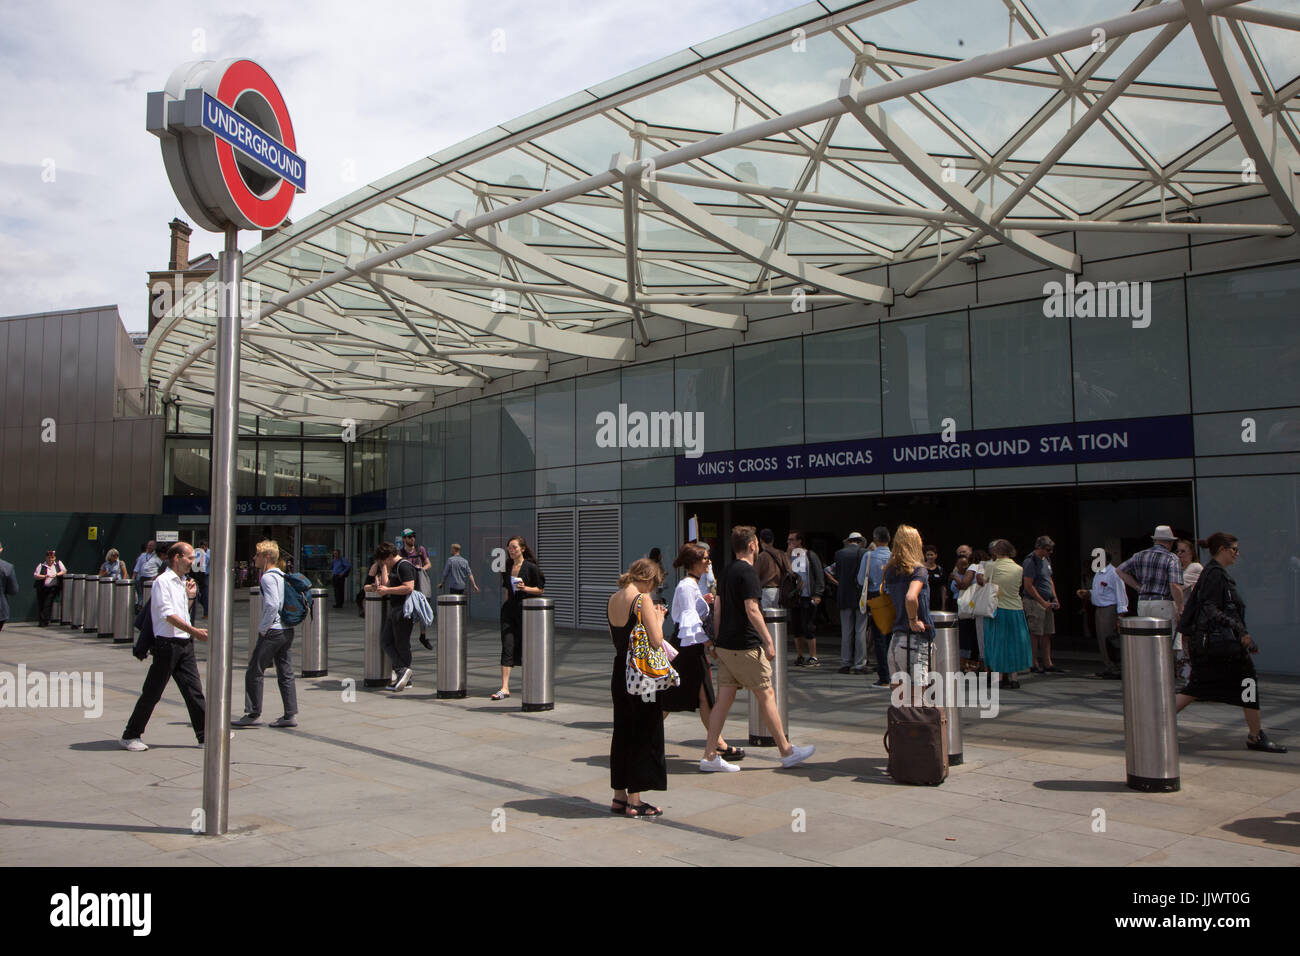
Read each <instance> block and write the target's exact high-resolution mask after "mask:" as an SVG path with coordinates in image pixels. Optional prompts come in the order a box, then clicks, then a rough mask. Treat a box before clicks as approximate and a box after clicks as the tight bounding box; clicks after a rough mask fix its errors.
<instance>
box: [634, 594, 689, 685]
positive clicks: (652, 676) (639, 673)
mask: <svg viewBox="0 0 1300 956" xmlns="http://www.w3.org/2000/svg"><path fill="white" fill-rule="evenodd" d="M681 682H682V678H681V675H679V674H678V673H677V671H676V670H675V669H674V668H673V665H672V664H671V663H669V661H668V655H667V654H666V653H664V649H663V648H662V647H655V646H654V645H652V644H651V643H650V635H649V634H648V633H647V632H646V629H645V625H644V624H643V623H642V622H641V596H638V597H637V599H636V624H635V625H634V626H633V628H632V634H631V635H630V637H629V639H628V642H627V692H628V693H629V694H632V695H634V696H637V697H640V698H641V699H642V700H643V701H646V702H647V703H649V702H650V701H652V700H654V699H655V695H656V694H657V693H658V692H659V691H661V690H667V689H668V688H670V687H676V686H677V685H678V684H680V683H681Z"/></svg>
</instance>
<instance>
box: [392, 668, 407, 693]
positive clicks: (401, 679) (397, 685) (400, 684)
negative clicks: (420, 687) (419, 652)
mask: <svg viewBox="0 0 1300 956" xmlns="http://www.w3.org/2000/svg"><path fill="white" fill-rule="evenodd" d="M410 682H411V669H410V668H409V667H404V668H402V673H401V674H400V675H398V678H397V680H395V681H393V690H401V689H402V688H404V687H405V686H406V685H407V684H409V683H410Z"/></svg>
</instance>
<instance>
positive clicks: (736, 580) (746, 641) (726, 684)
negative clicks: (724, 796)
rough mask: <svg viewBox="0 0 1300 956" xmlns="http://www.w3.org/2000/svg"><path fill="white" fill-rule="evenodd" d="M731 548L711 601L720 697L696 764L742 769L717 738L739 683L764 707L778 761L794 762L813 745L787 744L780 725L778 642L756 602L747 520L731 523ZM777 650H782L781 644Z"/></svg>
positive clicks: (754, 544) (753, 543)
mask: <svg viewBox="0 0 1300 956" xmlns="http://www.w3.org/2000/svg"><path fill="white" fill-rule="evenodd" d="M731 549H732V552H733V553H734V554H735V555H736V560H735V561H733V562H732V563H731V565H730V566H729V567H728V568H727V570H726V572H725V573H724V574H723V575H722V580H721V581H719V582H718V591H719V600H718V601H717V602H716V604H715V605H714V606H715V607H716V608H717V611H716V614H717V616H718V620H717V637H716V638H715V639H714V640H713V641H712V642H711V644H710V646H711V648H712V651H711V653H712V654H713V656H714V657H715V658H716V659H717V661H718V701H717V703H716V704H715V705H714V707H713V712H712V713H711V714H710V715H709V738H708V740H707V741H706V742H705V745H704V757H703V759H702V760H700V769H701V770H702V771H705V772H710V771H736V770H739V769H740V768H739V767H737V766H736V765H735V764H733V763H728V762H727V761H726V760H723V759H722V755H721V754H719V753H718V738H719V737H720V736H721V735H722V727H723V724H725V723H726V721H727V711H729V710H730V709H731V705H732V702H733V701H735V699H736V691H737V690H739V689H740V688H741V687H744V688H745V689H747V690H748V691H749V693H750V695H751V696H750V699H751V701H752V703H751V706H753V704H757V705H758V707H759V708H760V710H761V711H762V714H763V720H764V721H765V722H766V723H767V726H768V727H769V728H770V729H771V731H772V739H773V740H775V741H776V746H777V749H778V750H780V751H781V766H782V767H793V766H795V765H796V764H799V763H802V762H803V761H805V760H807V759H808V758H809V757H811V756H812V754H813V751H814V750H816V749H817V748H815V747H814V746H812V745H811V744H807V745H805V746H802V747H794V746H791V744H790V741H789V740H787V739H786V736H785V731H784V730H783V729H782V727H781V714H780V713H779V712H778V711H777V708H776V694H774V693H773V692H772V665H771V663H770V662H771V661H772V660H774V659H775V658H776V646H775V645H774V644H773V643H772V635H771V634H770V633H769V632H768V629H767V623H766V622H765V621H764V620H763V612H762V610H761V609H760V608H759V602H760V601H761V600H762V595H763V591H762V588H761V587H759V583H758V574H757V573H756V572H755V571H754V557H755V556H756V555H757V554H758V535H757V534H755V533H754V529H753V528H752V527H750V526H748V525H738V526H737V527H735V528H732V529H731ZM781 651H782V652H783V653H784V651H785V648H781Z"/></svg>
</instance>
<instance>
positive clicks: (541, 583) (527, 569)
mask: <svg viewBox="0 0 1300 956" xmlns="http://www.w3.org/2000/svg"><path fill="white" fill-rule="evenodd" d="M509 569H510V565H509V564H508V563H507V565H506V570H505V571H502V572H501V586H502V587H503V588H505V589H506V600H505V604H503V605H502V607H503V608H509V609H510V613H511V614H515V615H519V616H522V615H523V613H524V598H525V597H526V596H528V595H525V594H524V593H523V592H522V591H515V590H513V589H512V588H511V587H510V570H509ZM519 577H521V578H523V581H524V586H525V587H530V588H545V587H546V575H544V574H542V569H541V568H539V567H538V566H537V565H535V564H534V563H533V562H531V561H529V560H528V559H527V558H525V559H524V563H523V564H522V565H520V568H519Z"/></svg>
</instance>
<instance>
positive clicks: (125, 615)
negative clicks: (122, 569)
mask: <svg viewBox="0 0 1300 956" xmlns="http://www.w3.org/2000/svg"><path fill="white" fill-rule="evenodd" d="M134 625H135V602H134V601H132V599H131V582H130V581H114V582H113V643H114V644H134V643H135V634H134V633H133V630H134Z"/></svg>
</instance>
